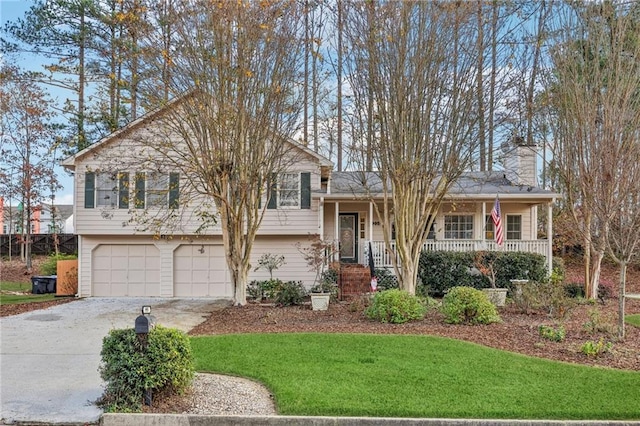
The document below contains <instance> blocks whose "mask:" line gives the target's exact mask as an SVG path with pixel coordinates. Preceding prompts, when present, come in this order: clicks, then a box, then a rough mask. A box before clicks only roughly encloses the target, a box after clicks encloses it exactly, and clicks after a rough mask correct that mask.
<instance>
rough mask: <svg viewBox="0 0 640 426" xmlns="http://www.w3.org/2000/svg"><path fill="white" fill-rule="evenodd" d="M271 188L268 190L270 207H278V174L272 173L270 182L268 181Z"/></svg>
mask: <svg viewBox="0 0 640 426" xmlns="http://www.w3.org/2000/svg"><path fill="white" fill-rule="evenodd" d="M268 185H269V190H268V191H267V198H268V204H267V208H268V209H275V208H278V175H277V174H276V173H271V179H270V182H268Z"/></svg>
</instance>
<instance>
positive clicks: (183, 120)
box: [138, 1, 303, 304]
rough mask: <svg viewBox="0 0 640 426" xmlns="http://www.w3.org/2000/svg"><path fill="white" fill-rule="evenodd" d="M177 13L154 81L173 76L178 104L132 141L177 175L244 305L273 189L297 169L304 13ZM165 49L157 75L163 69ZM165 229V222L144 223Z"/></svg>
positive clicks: (194, 9)
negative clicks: (216, 238) (217, 232)
mask: <svg viewBox="0 0 640 426" xmlns="http://www.w3.org/2000/svg"><path fill="white" fill-rule="evenodd" d="M174 11H175V13H176V15H175V16H174V17H173V19H172V28H173V33H172V39H173V43H174V46H175V51H174V52H173V56H172V61H171V69H170V70H169V72H164V73H163V72H158V74H157V75H158V76H159V77H161V78H163V79H166V78H170V79H169V85H170V88H171V91H172V94H173V96H176V98H175V99H176V100H175V101H174V102H173V103H171V105H170V108H166V109H164V110H163V112H162V113H161V114H159V115H158V116H157V117H156V118H155V124H154V125H153V126H149V127H148V131H149V132H151V133H152V134H153V136H150V137H148V138H146V139H145V140H139V141H138V142H139V143H140V145H141V146H143V148H144V149H146V150H147V152H149V153H150V152H154V153H155V154H154V156H157V155H161V158H162V161H161V163H162V167H163V168H165V169H167V170H176V171H179V172H180V176H181V178H180V203H181V204H182V207H183V210H184V209H192V210H193V209H195V213H194V214H195V216H196V217H197V218H199V220H200V222H201V226H200V232H204V231H205V230H206V229H207V227H209V226H210V225H211V224H213V223H214V222H216V223H217V224H219V225H220V228H221V232H222V238H223V242H224V247H225V253H226V260H227V266H228V269H229V272H230V275H231V280H232V284H233V288H234V300H235V303H237V304H245V303H246V285H247V277H248V273H249V270H250V263H249V260H250V255H251V250H252V246H253V242H254V240H255V237H256V233H257V231H258V228H259V226H260V224H261V222H262V218H263V215H264V213H265V209H266V208H267V204H268V200H269V196H270V195H271V194H270V188H272V187H273V186H275V184H276V179H278V177H277V175H278V174H279V173H281V172H282V171H284V170H285V169H287V168H288V167H289V166H290V165H291V164H292V163H293V162H295V161H296V158H295V154H294V150H292V146H293V145H292V142H291V141H292V140H291V138H292V137H293V135H294V132H295V131H296V125H297V123H298V118H299V114H300V112H301V109H302V104H301V102H300V100H301V99H300V98H301V96H300V95H301V93H300V88H299V87H298V83H299V82H300V80H299V77H300V75H299V70H300V67H301V65H302V63H301V59H302V55H301V50H300V49H299V47H298V46H301V45H302V44H301V43H295V42H293V40H296V39H297V38H298V37H299V36H300V34H301V32H300V27H299V23H300V22H302V18H303V16H302V13H303V9H302V8H301V7H300V6H299V4H297V3H296V2H290V1H276V2H268V3H267V2H261V3H254V2H233V3H232V2H219V3H214V4H213V6H212V3H211V2H209V1H194V2H189V3H185V4H181V5H179V6H178V5H175V7H174ZM163 49H164V46H158V55H157V58H158V62H157V63H158V69H159V70H163V69H164V68H163V67H165V66H166V65H167V64H166V60H165V58H166V52H163ZM160 96H162V93H160ZM143 157H144V156H143ZM143 157H141V158H140V161H145V160H144V158H143ZM170 210H171V209H170ZM171 214H172V212H169V215H171ZM173 214H174V215H175V214H177V213H176V210H174V211H173ZM173 222H176V223H178V222H179V221H173ZM168 223H171V218H170V217H169V218H163V219H162V220H155V221H149V220H147V221H146V222H145V224H146V225H149V224H155V225H156V226H158V227H162V228H166V227H167V224H168Z"/></svg>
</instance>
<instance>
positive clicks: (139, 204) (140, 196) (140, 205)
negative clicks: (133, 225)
mask: <svg viewBox="0 0 640 426" xmlns="http://www.w3.org/2000/svg"><path fill="white" fill-rule="evenodd" d="M135 205H136V209H144V173H142V172H141V173H136V196H135Z"/></svg>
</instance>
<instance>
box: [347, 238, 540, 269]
mask: <svg viewBox="0 0 640 426" xmlns="http://www.w3.org/2000/svg"><path fill="white" fill-rule="evenodd" d="M369 242H371V251H372V254H373V263H374V265H375V266H376V268H393V263H392V259H391V256H392V253H393V252H395V241H392V242H391V251H389V250H386V248H385V244H384V241H369V240H364V241H363V244H360V245H359V248H360V253H359V256H358V259H360V262H359V263H361V264H362V265H368V264H369ZM422 248H423V250H426V251H485V250H488V251H507V252H526V253H536V254H539V255H542V256H545V258H547V263H548V264H550V263H551V262H550V259H549V258H548V255H549V253H550V246H549V241H548V240H506V241H505V242H504V244H503V245H502V247H499V246H498V245H497V244H496V243H495V241H487V240H437V241H436V240H428V241H427V242H426V243H425V244H423V246H422Z"/></svg>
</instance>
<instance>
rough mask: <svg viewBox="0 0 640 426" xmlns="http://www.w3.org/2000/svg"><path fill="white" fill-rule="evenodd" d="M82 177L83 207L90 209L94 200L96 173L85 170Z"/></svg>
mask: <svg viewBox="0 0 640 426" xmlns="http://www.w3.org/2000/svg"><path fill="white" fill-rule="evenodd" d="M84 179H85V180H84V208H85V209H92V208H94V207H95V202H96V174H95V173H94V172H87V173H86V174H85V175H84Z"/></svg>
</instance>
